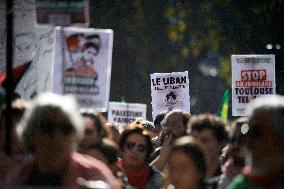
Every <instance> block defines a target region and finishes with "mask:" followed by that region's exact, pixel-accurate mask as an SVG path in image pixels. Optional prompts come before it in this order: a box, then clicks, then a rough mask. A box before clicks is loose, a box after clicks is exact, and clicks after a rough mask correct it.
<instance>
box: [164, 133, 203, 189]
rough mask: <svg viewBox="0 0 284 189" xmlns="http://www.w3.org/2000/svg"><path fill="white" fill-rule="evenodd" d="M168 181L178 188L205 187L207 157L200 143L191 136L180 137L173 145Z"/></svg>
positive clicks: (168, 168) (198, 188)
mask: <svg viewBox="0 0 284 189" xmlns="http://www.w3.org/2000/svg"><path fill="white" fill-rule="evenodd" d="M167 174H168V178H167V177H166V182H168V184H171V185H174V187H175V188H177V189H185V188H197V189H200V188H203V186H204V178H205V175H206V163H205V157H204V154H203V151H202V147H201V145H200V143H199V142H198V141H197V140H195V139H194V138H192V137H190V136H184V137H180V138H178V139H177V140H176V141H175V143H174V144H173V146H172V149H171V153H170V158H169V163H168V167H167Z"/></svg>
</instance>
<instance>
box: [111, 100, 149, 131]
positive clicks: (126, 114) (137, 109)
mask: <svg viewBox="0 0 284 189" xmlns="http://www.w3.org/2000/svg"><path fill="white" fill-rule="evenodd" d="M146 109H147V105H146V104H138V103H122V102H109V109H108V122H110V123H112V122H115V123H117V124H118V125H119V127H120V129H124V128H125V127H126V126H127V125H128V124H129V123H131V122H133V121H134V120H135V119H136V118H138V117H142V118H146Z"/></svg>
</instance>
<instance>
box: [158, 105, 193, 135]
mask: <svg viewBox="0 0 284 189" xmlns="http://www.w3.org/2000/svg"><path fill="white" fill-rule="evenodd" d="M189 119H190V115H189V114H188V113H187V112H185V111H182V110H178V109H175V110H172V111H170V112H168V113H167V114H166V115H165V117H164V119H163V120H162V122H161V126H162V128H163V132H164V133H169V134H171V135H172V137H173V138H174V139H175V138H178V137H181V136H183V135H185V134H186V128H187V123H188V121H189Z"/></svg>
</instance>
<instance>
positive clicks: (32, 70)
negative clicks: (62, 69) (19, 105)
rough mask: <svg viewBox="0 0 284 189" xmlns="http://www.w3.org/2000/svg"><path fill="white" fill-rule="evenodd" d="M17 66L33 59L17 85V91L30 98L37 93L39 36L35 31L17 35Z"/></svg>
mask: <svg viewBox="0 0 284 189" xmlns="http://www.w3.org/2000/svg"><path fill="white" fill-rule="evenodd" d="M15 38H16V40H15V41H16V43H15V56H14V62H15V66H18V65H21V64H23V63H25V62H27V61H30V60H32V64H31V65H30V67H29V69H28V70H27V72H26V73H25V75H24V76H23V78H22V80H21V81H20V83H19V84H18V86H17V90H16V91H17V93H19V94H20V95H21V97H23V98H25V99H30V98H32V97H33V96H35V95H36V94H37V80H38V78H37V68H36V66H37V65H36V64H37V60H38V51H39V48H38V45H37V38H36V35H35V34H34V33H33V32H24V33H19V34H16V35H15Z"/></svg>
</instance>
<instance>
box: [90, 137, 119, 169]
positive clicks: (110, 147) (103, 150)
mask: <svg viewBox="0 0 284 189" xmlns="http://www.w3.org/2000/svg"><path fill="white" fill-rule="evenodd" d="M86 154H89V155H91V156H93V157H95V158H96V159H98V160H100V161H102V162H104V163H105V164H106V165H107V166H108V167H109V168H110V169H111V170H112V172H113V173H114V174H115V173H116V171H117V166H116V163H117V161H118V157H119V147H118V145H117V144H116V143H115V142H114V141H112V140H110V139H107V138H104V139H103V141H102V142H101V143H97V144H95V145H91V146H89V148H88V149H87V151H86Z"/></svg>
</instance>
